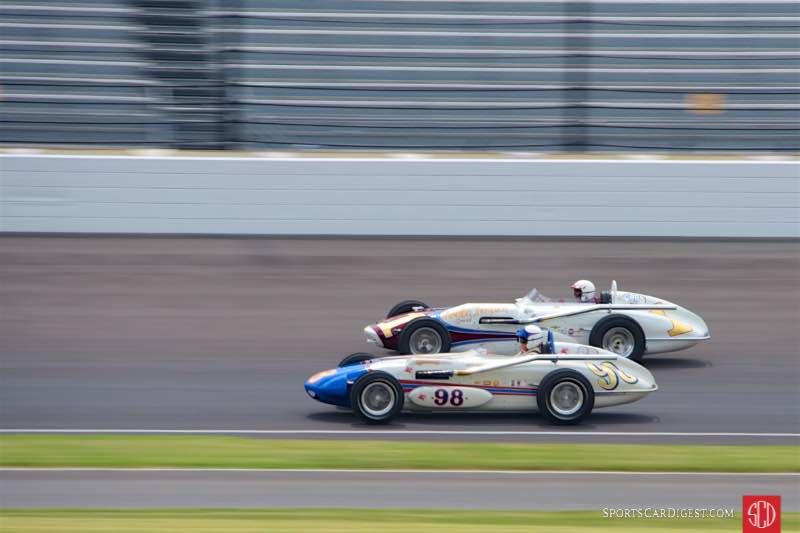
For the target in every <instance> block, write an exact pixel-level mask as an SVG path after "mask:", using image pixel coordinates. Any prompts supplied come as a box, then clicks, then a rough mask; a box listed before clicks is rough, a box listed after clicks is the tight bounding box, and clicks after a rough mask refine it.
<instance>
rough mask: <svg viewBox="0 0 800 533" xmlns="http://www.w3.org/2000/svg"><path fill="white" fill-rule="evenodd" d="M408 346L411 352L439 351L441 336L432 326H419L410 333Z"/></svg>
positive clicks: (429, 352) (426, 352) (428, 352)
mask: <svg viewBox="0 0 800 533" xmlns="http://www.w3.org/2000/svg"><path fill="white" fill-rule="evenodd" d="M409 346H410V348H411V353H413V354H431V353H439V351H440V350H441V349H442V337H441V336H440V335H439V332H438V331H436V330H435V329H433V328H419V329H418V330H416V331H414V332H413V333H412V334H411V338H410V339H409Z"/></svg>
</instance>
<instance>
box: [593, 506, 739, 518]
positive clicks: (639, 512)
mask: <svg viewBox="0 0 800 533" xmlns="http://www.w3.org/2000/svg"><path fill="white" fill-rule="evenodd" d="M602 513H603V518H631V519H633V518H635V519H646V520H649V519H662V518H677V519H688V518H691V519H694V518H733V517H734V516H736V511H735V510H734V509H722V508H709V507H701V508H684V507H604V508H603V510H602Z"/></svg>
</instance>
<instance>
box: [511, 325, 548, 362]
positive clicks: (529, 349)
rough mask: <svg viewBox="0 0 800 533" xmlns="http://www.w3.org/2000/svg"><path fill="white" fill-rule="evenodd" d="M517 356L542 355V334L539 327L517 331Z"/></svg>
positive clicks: (526, 327) (528, 327)
mask: <svg viewBox="0 0 800 533" xmlns="http://www.w3.org/2000/svg"><path fill="white" fill-rule="evenodd" d="M517 340H518V341H519V355H526V354H534V353H542V343H543V342H544V333H542V330H541V329H540V328H539V326H525V327H524V328H519V329H518V330H517Z"/></svg>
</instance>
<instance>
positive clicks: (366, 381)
mask: <svg viewBox="0 0 800 533" xmlns="http://www.w3.org/2000/svg"><path fill="white" fill-rule="evenodd" d="M404 401H405V396H404V394H403V387H401V386H400V383H399V382H398V381H397V380H396V379H395V378H394V376H392V375H391V374H388V373H386V372H370V373H368V374H365V375H363V376H362V377H360V378H359V379H358V380H357V381H356V382H355V383H354V384H353V387H352V389H351V390H350V404H351V405H352V406H353V413H355V415H356V416H357V417H359V418H360V419H361V420H363V421H364V422H366V423H367V424H386V423H388V422H390V421H391V420H392V419H393V418H394V417H396V416H397V415H399V414H400V412H401V411H402V410H403V403H404Z"/></svg>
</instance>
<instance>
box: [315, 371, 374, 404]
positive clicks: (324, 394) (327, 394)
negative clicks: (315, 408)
mask: <svg viewBox="0 0 800 533" xmlns="http://www.w3.org/2000/svg"><path fill="white" fill-rule="evenodd" d="M366 372H367V367H366V366H365V365H364V364H362V363H358V364H355V365H348V366H345V367H340V368H333V369H331V370H323V371H322V372H317V373H316V374H314V375H313V376H311V377H310V378H308V379H307V380H306V382H305V388H306V393H307V394H308V395H309V396H311V397H312V398H314V399H315V400H318V401H320V402H323V403H329V404H331V405H339V406H341V407H350V386H351V385H352V384H353V382H354V381H355V380H357V379H358V378H360V377H361V376H362V375H364V374H366Z"/></svg>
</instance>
